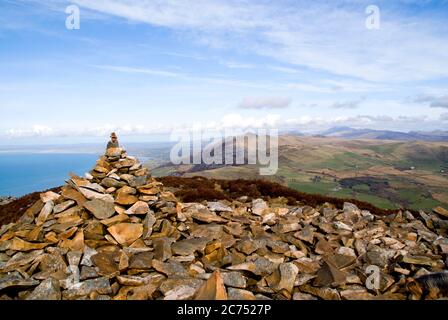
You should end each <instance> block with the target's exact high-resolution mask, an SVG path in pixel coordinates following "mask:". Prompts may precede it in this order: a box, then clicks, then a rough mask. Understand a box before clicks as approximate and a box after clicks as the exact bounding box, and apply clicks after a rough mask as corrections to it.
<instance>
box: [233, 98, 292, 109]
mask: <svg viewBox="0 0 448 320" xmlns="http://www.w3.org/2000/svg"><path fill="white" fill-rule="evenodd" d="M291 102H292V100H291V99H290V98H285V97H256V98H254V97H246V98H244V99H243V100H242V101H241V102H240V103H239V104H238V108H240V109H283V108H287V107H289V105H290V104H291Z"/></svg>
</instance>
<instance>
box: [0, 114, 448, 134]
mask: <svg viewBox="0 0 448 320" xmlns="http://www.w3.org/2000/svg"><path fill="white" fill-rule="evenodd" d="M446 121H448V114H442V115H441V116H439V117H438V118H437V119H436V118H430V117H427V116H397V117H391V116H388V115H377V116H371V115H357V116H338V117H322V116H308V115H303V116H299V117H293V118H286V117H283V116H281V115H279V114H266V115H264V116H261V117H255V116H249V117H248V116H245V115H241V114H238V113H232V114H227V115H224V116H223V117H222V118H220V119H217V120H212V121H198V122H195V123H145V124H101V125H97V126H91V127H83V126H78V127H76V128H67V127H49V126H45V125H34V126H32V127H31V128H14V129H9V130H7V131H6V132H4V134H5V135H6V136H7V137H9V138H33V137H107V136H108V134H110V132H112V131H114V132H117V133H119V135H121V136H135V135H153V134H170V133H172V132H173V131H191V130H194V129H198V128H201V129H203V130H206V131H207V130H218V131H219V130H224V129H241V130H246V129H259V128H265V129H267V128H275V129H280V130H282V129H296V130H300V131H304V132H316V131H319V130H323V129H328V128H331V127H334V126H350V127H354V128H371V129H391V130H401V131H408V130H415V124H416V123H418V124H419V128H421V129H424V128H434V126H435V125H440V124H441V123H446Z"/></svg>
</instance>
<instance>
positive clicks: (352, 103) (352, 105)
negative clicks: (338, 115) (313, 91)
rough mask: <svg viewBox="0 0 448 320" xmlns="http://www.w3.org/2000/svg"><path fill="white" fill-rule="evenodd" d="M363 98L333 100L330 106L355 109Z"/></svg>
mask: <svg viewBox="0 0 448 320" xmlns="http://www.w3.org/2000/svg"><path fill="white" fill-rule="evenodd" d="M363 100H364V99H360V100H351V101H342V102H335V103H333V104H332V105H331V106H330V108H334V109H357V108H359V107H360V105H361V102H362V101H363Z"/></svg>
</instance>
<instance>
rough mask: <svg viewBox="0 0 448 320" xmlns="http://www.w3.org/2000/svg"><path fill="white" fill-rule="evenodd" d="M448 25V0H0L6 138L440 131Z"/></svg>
mask: <svg viewBox="0 0 448 320" xmlns="http://www.w3.org/2000/svg"><path fill="white" fill-rule="evenodd" d="M71 4H75V5H77V6H78V7H79V9H80V29H79V30H68V29H67V28H66V27H65V21H66V18H67V17H68V14H67V13H65V9H66V7H67V6H68V5H71ZM369 5H375V6H377V7H378V8H379V9H380V28H379V29H375V30H370V29H368V28H366V26H365V20H366V19H367V18H368V16H369V14H366V8H367V7H368V6H369ZM447 17H448V2H447V1H413V0H397V1H373V0H369V1H363V0H359V1H345V0H342V1H312V2H310V1H300V0H294V1H292V0H291V1H287V0H286V1H283V0H280V1H249V0H246V1H235V0H230V1H212V0H196V1H183V0H182V1H177V0H176V1H175V0H163V1H162V0H141V1H131V0H108V1H106V0H76V1H62V0H44V1H37V0H36V1H9V0H1V1H0V112H1V114H2V121H1V122H0V144H21V143H30V142H33V143H49V142H67V141H69V142H90V141H97V140H98V141H101V140H104V137H106V136H107V135H108V133H109V132H110V131H113V130H115V131H118V132H119V133H120V134H121V135H126V136H128V137H133V138H135V139H137V138H138V137H139V139H149V137H150V136H152V137H154V136H160V135H162V134H166V133H169V132H170V131H171V130H173V129H176V128H178V127H183V128H188V127H190V126H192V125H194V124H198V123H199V124H201V125H203V126H205V127H208V128H213V129H221V128H227V127H237V128H246V127H255V128H256V127H273V128H279V129H283V128H294V129H297V130H299V131H304V132H312V131H319V130H324V129H327V128H329V127H333V126H342V125H349V126H352V127H358V128H374V129H393V130H401V131H408V130H437V129H442V130H443V129H446V128H447V124H448V90H447V88H448V41H447V40H448V23H447V21H448V19H447Z"/></svg>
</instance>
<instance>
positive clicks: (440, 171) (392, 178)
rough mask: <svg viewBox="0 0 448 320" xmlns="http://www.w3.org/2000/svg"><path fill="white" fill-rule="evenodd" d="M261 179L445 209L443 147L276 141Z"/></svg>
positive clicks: (186, 169) (205, 171) (182, 170)
mask: <svg viewBox="0 0 448 320" xmlns="http://www.w3.org/2000/svg"><path fill="white" fill-rule="evenodd" d="M153 174H154V175H155V176H165V175H177V176H184V177H192V176H203V177H208V178H215V179H239V178H242V179H257V178H259V175H258V167H256V166H255V165H239V166H229V165H227V166H222V165H220V166H212V167H211V166H206V165H180V166H170V165H164V166H162V167H159V168H157V169H154V170H153ZM263 178H267V179H270V180H272V181H275V182H279V183H282V184H284V185H286V186H289V187H291V188H294V189H296V190H299V191H303V192H308V193H317V194H322V195H327V196H331V197H342V198H355V199H358V200H362V201H367V202H371V203H372V204H374V205H376V206H379V207H381V208H400V207H404V208H412V209H416V210H418V209H431V208H433V207H435V206H438V205H442V204H445V205H446V204H448V191H447V190H448V143H446V142H424V141H414V142H411V141H399V142H398V141H382V140H348V139H340V138H328V137H297V136H281V137H279V170H278V172H277V174H276V175H274V176H266V177H263Z"/></svg>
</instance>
